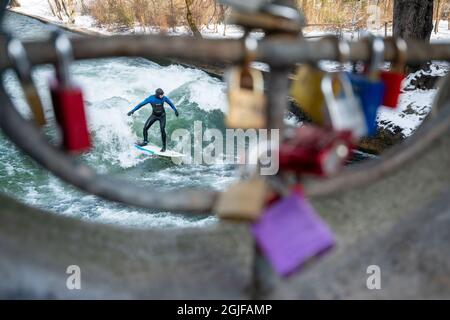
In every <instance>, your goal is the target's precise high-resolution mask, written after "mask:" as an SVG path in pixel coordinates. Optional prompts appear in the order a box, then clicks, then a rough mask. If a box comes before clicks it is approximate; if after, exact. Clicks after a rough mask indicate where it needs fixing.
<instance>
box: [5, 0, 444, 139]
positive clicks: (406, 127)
mask: <svg viewBox="0 0 450 320" xmlns="http://www.w3.org/2000/svg"><path fill="white" fill-rule="evenodd" d="M20 4H21V7H19V8H15V9H14V10H15V11H17V12H21V13H24V14H28V15H32V16H36V17H41V18H44V19H46V20H49V21H51V22H54V23H56V24H61V21H59V20H58V19H57V18H56V17H54V16H53V14H52V12H51V9H50V7H49V5H48V2H47V1H42V0H20ZM63 23H65V22H63ZM74 26H75V27H77V28H79V29H81V30H86V31H94V32H97V33H101V34H104V35H110V34H117V33H158V32H159V30H158V28H146V29H145V30H144V29H143V28H142V27H140V26H136V27H134V28H132V29H128V30H125V31H120V32H117V31H110V30H108V29H107V28H105V27H99V26H98V25H97V24H96V22H95V20H94V19H93V18H92V17H90V16H86V15H78V16H77V17H76V20H75V24H74ZM201 32H202V35H203V36H204V37H205V38H224V37H226V38H238V37H240V36H242V34H243V31H242V29H241V28H240V27H238V26H234V25H228V26H227V27H226V32H225V34H224V25H219V26H218V29H217V30H214V28H212V27H210V28H207V27H203V28H202V30H201ZM329 33H331V32H330V31H322V30H317V29H311V28H307V29H306V32H305V35H306V36H310V37H317V36H323V35H325V34H329ZM373 33H375V34H379V35H382V36H384V33H385V30H384V28H381V29H379V30H375V32H373ZM167 34H168V35H174V36H176V35H185V34H189V30H188V29H187V28H186V27H177V28H175V30H169V31H168V32H167ZM391 34H392V29H391V28H389V29H388V35H391ZM256 36H257V37H258V36H262V35H256ZM344 36H345V38H346V39H348V40H355V39H357V38H358V35H357V34H356V33H355V32H349V31H346V32H344ZM431 38H432V42H450V30H448V22H447V21H440V24H439V32H438V33H437V34H435V33H434V32H433V33H432V36H431ZM255 67H257V68H260V69H263V70H264V71H266V69H267V66H265V65H261V64H255ZM448 69H449V65H448V64H447V63H438V64H437V63H434V64H433V65H432V66H431V69H430V71H428V72H423V71H420V72H419V73H416V74H412V75H409V76H408V79H407V80H406V81H405V85H404V86H405V88H407V87H408V86H409V85H410V82H411V80H412V79H415V78H416V77H418V76H420V75H423V74H425V75H428V76H444V75H445V74H447V72H448ZM436 91H437V90H436V89H430V90H421V89H415V90H411V91H407V90H405V91H404V92H403V93H402V95H401V98H400V105H399V107H398V108H397V109H396V110H392V109H388V108H380V111H379V114H378V123H379V125H380V127H382V128H384V129H387V130H390V131H392V132H393V133H395V132H398V130H400V131H401V133H402V134H403V135H404V136H405V137H407V136H409V135H411V134H412V133H413V132H414V131H415V129H416V128H417V127H418V126H419V125H420V124H421V122H422V121H423V119H424V118H425V116H426V115H427V114H428V113H429V111H430V110H431V104H432V101H433V98H434V96H435V94H436Z"/></svg>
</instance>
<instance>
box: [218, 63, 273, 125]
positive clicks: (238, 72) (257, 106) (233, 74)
mask: <svg viewBox="0 0 450 320" xmlns="http://www.w3.org/2000/svg"><path fill="white" fill-rule="evenodd" d="M245 70H247V72H245V73H247V75H248V76H249V77H250V79H251V82H252V89H249V88H245V87H243V86H241V79H242V76H243V72H244V71H245ZM228 105H229V109H228V115H227V117H226V125H227V126H228V127H229V128H236V129H238V128H241V129H262V128H265V127H266V124H267V113H266V96H265V94H264V79H263V75H262V73H261V71H258V70H256V69H252V68H245V69H242V68H240V67H234V68H232V69H231V70H230V71H229V74H228Z"/></svg>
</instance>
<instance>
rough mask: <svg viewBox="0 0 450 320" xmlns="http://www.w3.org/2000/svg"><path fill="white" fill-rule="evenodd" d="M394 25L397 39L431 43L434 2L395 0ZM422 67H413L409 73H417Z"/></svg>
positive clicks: (431, 0) (426, 0)
mask: <svg viewBox="0 0 450 320" xmlns="http://www.w3.org/2000/svg"><path fill="white" fill-rule="evenodd" d="M393 23H394V25H393V33H394V36H395V37H402V38H403V39H405V40H423V41H426V42H430V37H431V32H432V31H433V0H395V1H394V22H393ZM422 67H423V66H412V67H410V68H408V70H407V71H408V72H415V71H417V70H419V69H421V68H422Z"/></svg>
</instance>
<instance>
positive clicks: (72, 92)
mask: <svg viewBox="0 0 450 320" xmlns="http://www.w3.org/2000/svg"><path fill="white" fill-rule="evenodd" d="M54 43H55V50H56V53H57V56H58V63H57V66H56V79H54V80H53V81H52V82H51V83H50V90H51V97H52V102H53V109H54V112H55V118H56V120H57V122H58V124H59V126H60V129H61V132H62V137H63V148H64V149H65V150H66V151H68V152H70V153H82V152H85V151H88V150H89V149H90V148H91V139H90V134H89V130H88V127H87V121H86V115H85V109H84V100H83V92H82V90H81V89H80V88H79V87H78V86H76V85H75V84H74V83H73V81H72V79H71V76H70V70H69V67H70V63H71V62H72V61H73V57H72V45H71V43H70V40H69V39H68V38H67V36H66V35H64V34H62V33H58V34H56V35H55V41H54Z"/></svg>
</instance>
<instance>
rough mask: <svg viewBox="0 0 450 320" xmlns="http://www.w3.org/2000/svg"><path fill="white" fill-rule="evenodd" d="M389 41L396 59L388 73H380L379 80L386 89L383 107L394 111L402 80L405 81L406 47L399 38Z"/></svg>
mask: <svg viewBox="0 0 450 320" xmlns="http://www.w3.org/2000/svg"><path fill="white" fill-rule="evenodd" d="M391 41H392V42H393V43H394V44H395V48H396V59H395V62H393V66H392V68H391V70H390V71H382V72H381V80H382V81H383V83H384V86H385V88H386V90H385V92H384V98H383V106H385V107H388V108H393V109H395V108H397V106H398V100H399V98H400V93H401V90H402V83H403V80H405V66H406V58H407V51H408V45H407V44H406V41H405V40H403V39H401V38H397V39H394V38H391Z"/></svg>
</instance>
